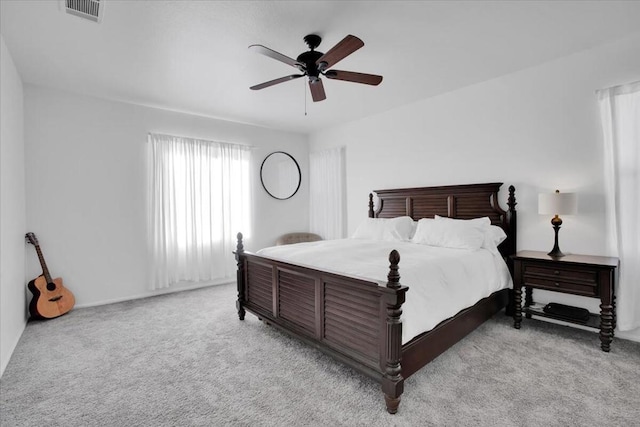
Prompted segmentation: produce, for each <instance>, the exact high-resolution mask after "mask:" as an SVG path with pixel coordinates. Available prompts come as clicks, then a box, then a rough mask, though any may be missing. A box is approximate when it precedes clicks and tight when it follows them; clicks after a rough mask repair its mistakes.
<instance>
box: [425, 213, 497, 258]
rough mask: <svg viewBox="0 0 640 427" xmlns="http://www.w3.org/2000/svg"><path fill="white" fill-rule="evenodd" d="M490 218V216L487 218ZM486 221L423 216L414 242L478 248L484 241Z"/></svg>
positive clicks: (447, 246) (460, 247) (459, 247)
mask: <svg viewBox="0 0 640 427" xmlns="http://www.w3.org/2000/svg"><path fill="white" fill-rule="evenodd" d="M487 219H488V218H487ZM485 226H486V224H484V221H464V220H454V219H450V218H440V220H438V218H436V219H431V218H423V219H421V220H420V221H418V229H417V230H416V234H415V235H414V236H413V239H412V242H414V243H419V244H422V245H429V246H439V247H443V248H455V249H470V250H477V249H480V248H481V247H482V244H483V243H484V235H485V230H484V227H485Z"/></svg>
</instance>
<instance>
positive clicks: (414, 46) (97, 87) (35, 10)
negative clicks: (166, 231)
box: [0, 0, 640, 132]
mask: <svg viewBox="0 0 640 427" xmlns="http://www.w3.org/2000/svg"><path fill="white" fill-rule="evenodd" d="M103 3H104V7H105V9H104V19H103V21H102V22H101V23H99V24H96V23H93V22H90V21H86V20H83V19H81V18H78V17H76V16H73V15H69V14H66V13H64V12H62V9H61V6H60V1H58V0H47V1H13V0H2V1H1V2H0V5H1V6H0V15H1V25H0V30H1V32H2V35H3V37H4V39H5V42H6V44H7V46H8V48H9V50H10V52H11V54H12V56H13V59H14V62H15V63H16V66H17V68H18V70H19V72H20V74H21V76H22V78H23V80H24V81H25V82H27V83H33V84H38V85H44V86H50V87H55V88H60V89H64V90H70V91H74V92H79V93H83V94H87V95H94V96H98V97H102V98H107V99H115V100H122V101H127V102H133V103H138V104H143V105H150V106H156V107H162V108H167V109H171V110H177V111H184V112H189V113H194V114H200V115H205V116H211V117H218V118H223V119H226V120H233V121H239V122H244V123H252V124H257V125H262V126H267V127H273V128H279V129H285V130H291V131H297V132H313V131H315V130H318V129H321V128H323V127H327V126H333V125H337V124H340V123H344V122H348V121H353V120H357V119H358V118H361V117H364V116H368V115H372V114H376V113H379V112H382V111H385V110H389V109H391V108H394V107H397V106H399V105H403V104H408V103H411V102H414V101H417V100H419V99H423V98H427V97H431V96H434V95H438V94H441V93H444V92H448V91H451V90H455V89H457V88H460V87H463V86H467V85H470V84H473V83H477V82H480V81H485V80H488V79H491V78H494V77H497V76H500V75H504V74H507V73H510V72H513V71H516V70H519V69H523V68H527V67H530V66H534V65H536V64H539V63H542V62H546V61H549V60H552V59H554V58H558V57H562V56H566V55H569V54H571V53H573V52H577V51H580V50H583V49H587V48H590V47H593V46H596V45H599V44H603V43H606V42H609V41H613V40H615V39H620V38H623V37H625V36H628V35H630V34H631V33H633V32H637V31H640V28H639V24H638V23H639V22H640V1H620V2H618V1H589V2H587V1H578V2H575V1H571V2H569V1H549V2H545V1H532V2H525V1H513V2H507V1H497V2H494V1H490V2H489V1H471V2H457V1H455V2H454V1H429V2H415V1H412V2H405V1H372V2H366V1H354V2H350V1H298V2H294V1H278V2H272V1H255V2H252V1H132V0H130V1H112V0H106V1H105V0H103ZM310 33H315V34H318V35H320V36H322V37H323V42H322V44H321V45H320V47H319V48H318V50H319V51H322V52H326V51H327V50H328V49H329V48H330V47H332V46H333V45H334V44H336V43H337V42H339V41H340V40H341V39H342V38H343V37H344V36H346V35H347V34H353V35H356V36H358V37H360V38H361V39H362V40H363V41H364V43H365V46H364V47H363V48H362V49H360V50H358V51H357V52H355V53H354V54H352V55H351V56H349V57H347V58H346V59H344V60H343V61H341V62H340V64H339V65H338V66H337V67H336V68H338V69H341V70H349V71H359V72H365V73H372V74H381V75H383V76H384V81H383V82H382V84H381V85H380V86H377V87H374V86H367V85H360V84H356V83H348V82H342V81H336V80H331V81H326V80H325V81H324V87H325V90H326V93H327V99H326V100H325V101H322V102H319V103H313V102H312V101H311V96H310V93H308V88H307V86H306V82H305V81H304V80H305V79H298V80H293V81H290V82H286V83H282V84H280V85H277V86H273V87H270V88H266V89H263V90H261V91H251V90H249V86H252V85H255V84H258V83H262V82H264V81H267V80H271V79H274V78H277V77H282V76H286V75H289V74H294V73H296V71H297V70H295V69H294V68H291V67H289V66H287V65H285V64H283V63H281V62H278V61H275V60H273V59H271V58H268V57H266V56H262V55H258V54H256V53H254V52H251V51H250V50H249V49H247V47H248V46H249V45H251V44H262V45H265V46H267V47H270V48H271V49H274V50H276V51H278V52H281V53H283V54H285V55H287V56H290V57H293V58H295V57H296V56H297V55H298V54H299V53H301V52H303V51H305V50H307V47H306V45H305V43H304V42H303V39H302V38H303V37H304V36H305V35H306V34H310ZM305 93H306V103H307V107H306V108H307V112H308V115H307V116H305V114H304V111H305Z"/></svg>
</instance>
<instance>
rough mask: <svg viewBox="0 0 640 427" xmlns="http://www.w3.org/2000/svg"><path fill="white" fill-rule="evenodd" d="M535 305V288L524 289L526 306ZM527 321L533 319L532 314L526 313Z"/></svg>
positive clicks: (527, 287) (526, 287)
mask: <svg viewBox="0 0 640 427" xmlns="http://www.w3.org/2000/svg"><path fill="white" fill-rule="evenodd" d="M532 305H533V288H530V287H529V286H525V287H524V306H525V307H531V306H532ZM524 316H525V317H526V318H527V319H531V313H529V311H525V315H524Z"/></svg>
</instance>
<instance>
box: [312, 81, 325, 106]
mask: <svg viewBox="0 0 640 427" xmlns="http://www.w3.org/2000/svg"><path fill="white" fill-rule="evenodd" d="M309 89H311V98H313V102H318V101H323V100H325V99H327V95H325V93H324V86H323V85H322V80H320V79H317V80H309Z"/></svg>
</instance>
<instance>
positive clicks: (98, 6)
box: [62, 0, 104, 22]
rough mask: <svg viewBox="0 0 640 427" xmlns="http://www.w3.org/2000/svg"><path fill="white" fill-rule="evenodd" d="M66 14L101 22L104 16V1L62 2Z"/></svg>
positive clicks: (71, 0) (75, 0)
mask: <svg viewBox="0 0 640 427" xmlns="http://www.w3.org/2000/svg"><path fill="white" fill-rule="evenodd" d="M62 3H63V4H64V9H65V10H66V11H67V13H70V14H72V15H76V16H79V17H81V18H84V19H88V20H90V21H93V22H101V21H102V15H104V0H62Z"/></svg>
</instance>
